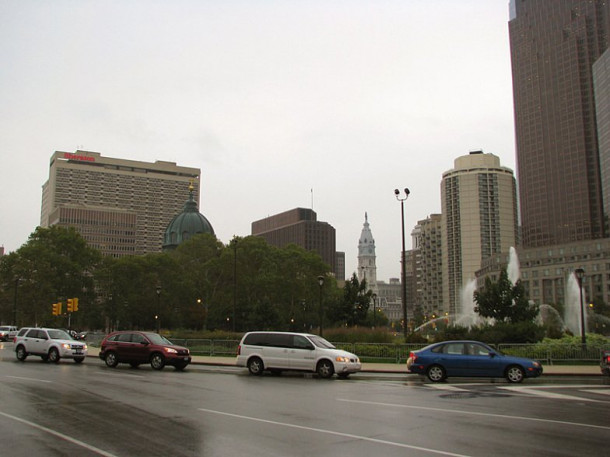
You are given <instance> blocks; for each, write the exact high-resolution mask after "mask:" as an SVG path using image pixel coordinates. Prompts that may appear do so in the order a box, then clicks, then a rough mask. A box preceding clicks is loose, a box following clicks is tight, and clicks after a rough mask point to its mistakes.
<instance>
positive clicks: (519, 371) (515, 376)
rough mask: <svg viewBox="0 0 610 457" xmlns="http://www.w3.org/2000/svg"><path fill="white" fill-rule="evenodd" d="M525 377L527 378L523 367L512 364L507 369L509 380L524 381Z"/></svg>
mask: <svg viewBox="0 0 610 457" xmlns="http://www.w3.org/2000/svg"><path fill="white" fill-rule="evenodd" d="M523 378H525V372H524V371H523V368H521V367H519V366H517V365H512V366H510V367H508V368H507V369H506V379H507V380H508V382H513V383H519V382H521V381H523Z"/></svg>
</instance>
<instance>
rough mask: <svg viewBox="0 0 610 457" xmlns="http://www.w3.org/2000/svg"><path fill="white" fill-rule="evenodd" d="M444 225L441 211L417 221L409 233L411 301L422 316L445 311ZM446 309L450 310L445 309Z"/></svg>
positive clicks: (439, 313)
mask: <svg viewBox="0 0 610 457" xmlns="http://www.w3.org/2000/svg"><path fill="white" fill-rule="evenodd" d="M442 234H443V224H442V216H441V215H440V214H431V215H430V217H428V218H427V219H423V220H421V221H418V222H417V225H416V226H415V228H414V229H413V230H412V232H411V239H412V246H413V249H412V252H413V254H412V257H413V261H414V262H415V266H414V277H413V281H414V282H415V287H414V289H415V297H414V300H413V301H414V304H415V307H418V308H419V309H420V310H421V311H422V312H423V313H424V314H425V315H432V314H434V313H436V314H437V315H439V316H440V315H441V313H442V312H444V311H445V308H444V306H443V251H442V246H443V241H442V239H443V236H442ZM446 311H449V310H448V309H447V310H446Z"/></svg>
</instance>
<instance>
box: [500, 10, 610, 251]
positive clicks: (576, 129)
mask: <svg viewBox="0 0 610 457" xmlns="http://www.w3.org/2000/svg"><path fill="white" fill-rule="evenodd" d="M609 33H610V2H608V1H607V0H588V1H584V0H561V1H559V0H558V1H531V0H511V2H510V21H509V35H510V49H511V61H512V76H513V92H514V93H513V97H514V114H515V133H516V146H517V175H518V179H519V196H520V211H521V224H522V238H523V240H522V241H523V246H524V247H536V246H551V245H557V244H562V243H571V242H574V241H579V240H591V239H598V238H602V237H603V236H605V230H604V214H603V202H602V185H601V179H600V156H599V153H598V142H597V131H596V122H595V118H596V112H595V101H594V90H593V64H594V62H595V61H596V60H597V59H598V58H599V57H600V56H601V55H602V54H603V52H604V51H605V50H606V49H607V48H608V40H609Z"/></svg>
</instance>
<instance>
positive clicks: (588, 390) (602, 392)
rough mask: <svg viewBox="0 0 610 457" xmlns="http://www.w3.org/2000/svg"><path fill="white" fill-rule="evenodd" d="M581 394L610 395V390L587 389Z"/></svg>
mask: <svg viewBox="0 0 610 457" xmlns="http://www.w3.org/2000/svg"><path fill="white" fill-rule="evenodd" d="M581 392H593V393H594V394H600V395H610V389H586V390H581ZM604 403H606V402H604Z"/></svg>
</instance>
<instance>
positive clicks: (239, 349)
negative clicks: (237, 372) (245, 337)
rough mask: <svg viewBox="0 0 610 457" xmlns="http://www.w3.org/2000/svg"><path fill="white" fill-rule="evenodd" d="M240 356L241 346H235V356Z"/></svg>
mask: <svg viewBox="0 0 610 457" xmlns="http://www.w3.org/2000/svg"><path fill="white" fill-rule="evenodd" d="M240 354H241V344H240V345H238V346H237V355H240Z"/></svg>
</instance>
